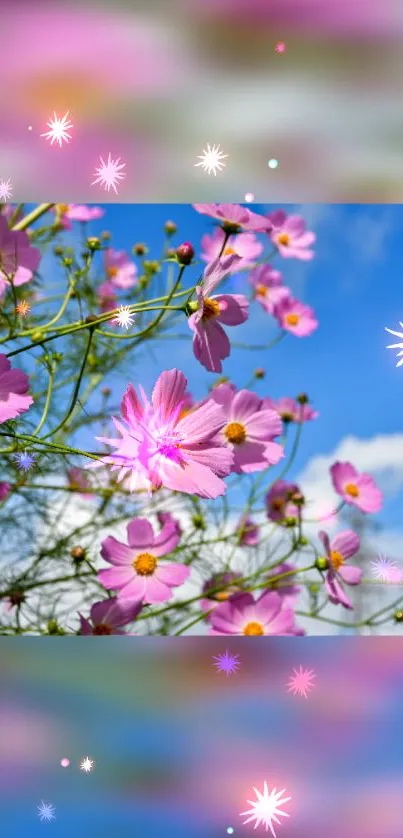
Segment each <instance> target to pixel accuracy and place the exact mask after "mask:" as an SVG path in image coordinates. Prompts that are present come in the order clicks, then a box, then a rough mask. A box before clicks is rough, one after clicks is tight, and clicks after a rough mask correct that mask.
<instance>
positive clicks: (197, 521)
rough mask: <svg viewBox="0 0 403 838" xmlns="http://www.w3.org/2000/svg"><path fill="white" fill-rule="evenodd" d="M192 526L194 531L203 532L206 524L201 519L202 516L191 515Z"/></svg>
mask: <svg viewBox="0 0 403 838" xmlns="http://www.w3.org/2000/svg"><path fill="white" fill-rule="evenodd" d="M192 524H193V526H194V528H195V529H196V530H205V529H206V522H205V520H204V518H203V515H199V514H197V513H196V514H195V515H192Z"/></svg>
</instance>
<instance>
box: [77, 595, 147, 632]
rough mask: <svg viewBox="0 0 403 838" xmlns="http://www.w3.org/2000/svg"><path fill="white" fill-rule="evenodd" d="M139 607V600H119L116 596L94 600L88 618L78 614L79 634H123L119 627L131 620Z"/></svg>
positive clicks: (135, 615) (138, 610)
mask: <svg viewBox="0 0 403 838" xmlns="http://www.w3.org/2000/svg"><path fill="white" fill-rule="evenodd" d="M141 609H142V604H141V602H129V601H128V602H119V600H118V599H117V598H116V597H113V598H112V599H104V600H102V601H101V602H95V603H94V605H93V606H92V608H91V611H90V619H89V620H87V619H85V617H83V616H82V615H81V614H79V617H80V623H81V634H97V635H105V634H125V632H124V631H120V628H121V627H122V626H125V625H127V623H131V622H133V620H134V619H135V618H136V617H137V614H138V613H139V612H140V611H141Z"/></svg>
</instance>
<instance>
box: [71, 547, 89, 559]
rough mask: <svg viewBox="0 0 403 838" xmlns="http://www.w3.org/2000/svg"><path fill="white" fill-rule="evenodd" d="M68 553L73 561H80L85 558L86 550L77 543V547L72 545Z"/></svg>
mask: <svg viewBox="0 0 403 838" xmlns="http://www.w3.org/2000/svg"><path fill="white" fill-rule="evenodd" d="M70 555H71V558H72V559H74V561H75V562H82V561H84V559H85V555H86V552H85V549H84V547H80V546H79V545H77V547H73V549H72V551H71V553H70Z"/></svg>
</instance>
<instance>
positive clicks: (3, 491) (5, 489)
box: [0, 481, 11, 503]
mask: <svg viewBox="0 0 403 838" xmlns="http://www.w3.org/2000/svg"><path fill="white" fill-rule="evenodd" d="M10 490H11V483H6V482H5V481H1V482H0V503H1V501H3V500H5V499H6V498H7V497H8V495H9V494H10Z"/></svg>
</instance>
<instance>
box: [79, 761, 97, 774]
mask: <svg viewBox="0 0 403 838" xmlns="http://www.w3.org/2000/svg"><path fill="white" fill-rule="evenodd" d="M93 765H94V760H93V759H90V758H89V757H85V758H84V759H83V760H82V762H81V763H80V768H81V771H85V773H86V774H88V772H89V771H92V768H93Z"/></svg>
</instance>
